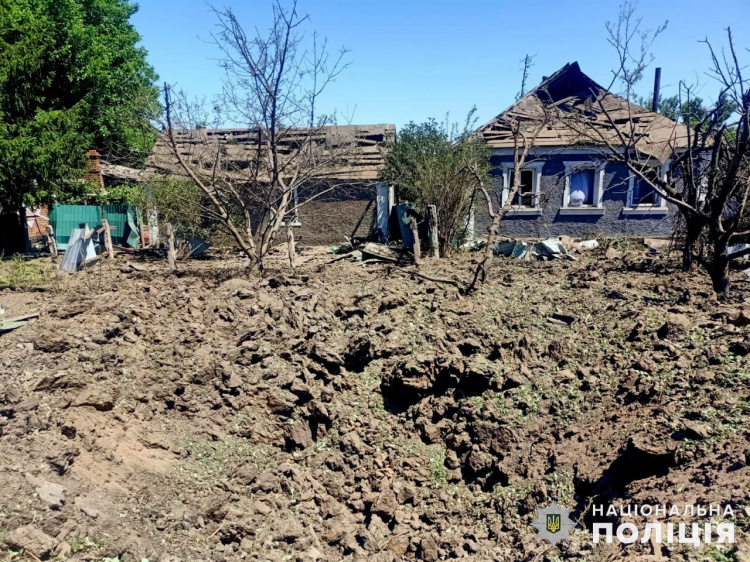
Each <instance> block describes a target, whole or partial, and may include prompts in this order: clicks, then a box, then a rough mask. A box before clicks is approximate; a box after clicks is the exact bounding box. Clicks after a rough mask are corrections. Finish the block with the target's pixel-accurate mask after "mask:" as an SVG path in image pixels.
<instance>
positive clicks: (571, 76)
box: [478, 62, 688, 162]
mask: <svg viewBox="0 0 750 562" xmlns="http://www.w3.org/2000/svg"><path fill="white" fill-rule="evenodd" d="M510 122H520V123H521V124H522V126H523V129H525V130H534V131H536V130H538V131H539V132H538V134H537V136H536V137H535V139H534V140H533V141H532V142H533V146H535V147H549V148H553V147H556V148H570V147H576V146H591V145H595V146H596V145H598V146H600V147H601V146H603V145H606V144H607V143H609V144H611V145H612V146H615V147H622V146H624V145H631V144H632V145H633V146H634V147H635V148H636V149H637V150H638V151H640V152H642V153H643V154H646V155H649V156H652V157H654V158H656V159H658V160H660V161H662V162H663V161H665V160H666V159H668V158H669V157H670V156H671V154H672V153H673V152H674V150H675V149H679V148H683V147H686V146H687V138H688V137H687V129H686V127H685V126H684V125H682V124H679V123H676V122H674V121H672V120H671V119H668V118H667V117H664V116H663V115H660V114H658V113H655V112H653V111H650V110H648V109H646V108H644V107H641V106H640V105H637V104H635V103H632V102H629V101H628V100H626V99H625V98H622V97H620V96H618V95H615V94H613V93H611V92H609V91H607V89H606V88H603V87H602V86H600V85H599V84H597V83H596V82H594V81H593V80H592V79H591V78H589V77H588V76H586V74H584V73H583V72H582V71H581V68H580V67H579V66H578V63H577V62H573V63H569V64H566V65H565V66H564V67H562V68H561V69H560V70H558V71H557V72H555V73H554V74H553V75H552V76H550V77H548V78H545V79H544V80H543V81H542V83H541V84H539V85H538V86H537V87H536V88H533V89H532V90H531V91H530V92H529V93H528V94H526V95H525V96H523V97H522V98H521V99H519V100H518V101H517V102H516V103H514V104H513V105H512V106H511V107H510V108H508V109H506V110H505V111H504V112H502V113H501V114H500V115H498V116H497V117H495V118H494V119H492V120H491V121H490V122H489V123H487V124H485V125H483V126H482V127H480V129H479V131H478V132H479V133H480V134H482V136H483V137H484V139H485V141H486V142H487V144H488V145H489V146H490V147H491V148H510V149H512V148H513V147H514V135H513V132H512V130H511V127H510ZM623 140H624V141H625V142H623Z"/></svg>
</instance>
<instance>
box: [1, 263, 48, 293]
mask: <svg viewBox="0 0 750 562" xmlns="http://www.w3.org/2000/svg"><path fill="white" fill-rule="evenodd" d="M49 277H50V272H49V269H47V268H46V267H45V265H44V263H42V262H41V261H39V260H34V261H28V260H27V259H26V258H25V257H24V256H23V255H22V254H14V255H13V256H11V257H10V259H7V260H2V259H0V287H2V286H9V287H13V288H16V289H21V290H23V291H28V290H30V289H34V288H36V287H41V286H43V285H45V284H46V283H47V281H49Z"/></svg>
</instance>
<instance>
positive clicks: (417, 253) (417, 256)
mask: <svg viewBox="0 0 750 562" xmlns="http://www.w3.org/2000/svg"><path fill="white" fill-rule="evenodd" d="M409 229H410V230H411V235H412V237H413V238H414V247H413V248H412V250H414V263H415V264H417V265H419V262H420V261H421V258H422V250H421V249H420V248H419V230H418V229H417V219H416V218H415V217H411V219H410V220H409Z"/></svg>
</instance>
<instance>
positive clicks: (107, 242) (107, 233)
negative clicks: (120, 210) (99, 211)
mask: <svg viewBox="0 0 750 562" xmlns="http://www.w3.org/2000/svg"><path fill="white" fill-rule="evenodd" d="M102 227H104V247H105V248H106V249H107V255H108V256H109V259H111V260H113V259H115V250H114V248H113V247H112V231H111V230H109V221H108V220H107V219H102Z"/></svg>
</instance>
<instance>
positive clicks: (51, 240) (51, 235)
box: [47, 224, 57, 258]
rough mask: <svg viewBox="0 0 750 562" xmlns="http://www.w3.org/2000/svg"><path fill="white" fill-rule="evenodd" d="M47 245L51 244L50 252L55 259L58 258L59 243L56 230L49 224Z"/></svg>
mask: <svg viewBox="0 0 750 562" xmlns="http://www.w3.org/2000/svg"><path fill="white" fill-rule="evenodd" d="M47 244H49V252H50V254H52V257H53V258H56V257H57V242H56V241H55V229H54V228H52V225H51V224H47Z"/></svg>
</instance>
